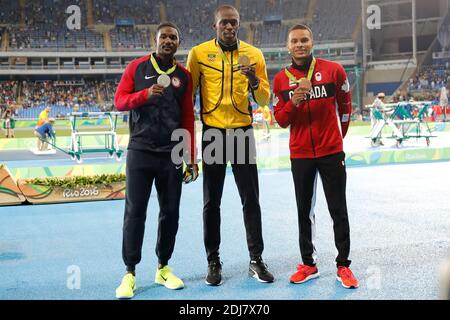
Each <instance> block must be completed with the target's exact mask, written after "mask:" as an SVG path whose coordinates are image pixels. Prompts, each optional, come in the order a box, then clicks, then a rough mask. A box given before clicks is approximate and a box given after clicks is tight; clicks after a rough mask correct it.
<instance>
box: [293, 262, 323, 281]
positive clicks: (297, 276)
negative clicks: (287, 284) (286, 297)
mask: <svg viewBox="0 0 450 320" xmlns="http://www.w3.org/2000/svg"><path fill="white" fill-rule="evenodd" d="M319 275H320V273H319V270H317V267H316V266H314V267H310V266H307V265H305V264H299V265H298V266H297V272H296V273H294V274H293V275H292V276H291V278H290V279H289V280H290V281H291V283H303V282H306V281H308V280H311V279H314V278H317V277H318V276H319Z"/></svg>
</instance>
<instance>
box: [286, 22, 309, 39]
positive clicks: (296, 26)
mask: <svg viewBox="0 0 450 320" xmlns="http://www.w3.org/2000/svg"><path fill="white" fill-rule="evenodd" d="M294 30H308V31H309V34H310V35H311V39H313V32H312V30H311V28H310V27H308V26H307V25H306V24H302V23H300V24H296V25H294V26H292V27H291V28H290V29H289V31H288V37H289V34H290V33H291V32H292V31H294Z"/></svg>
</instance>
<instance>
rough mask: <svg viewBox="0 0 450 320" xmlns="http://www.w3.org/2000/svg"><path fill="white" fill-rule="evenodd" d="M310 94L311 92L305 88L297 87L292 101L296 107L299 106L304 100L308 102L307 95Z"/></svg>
mask: <svg viewBox="0 0 450 320" xmlns="http://www.w3.org/2000/svg"><path fill="white" fill-rule="evenodd" d="M307 93H309V90H308V89H307V88H304V87H297V88H296V89H295V90H294V94H293V95H292V98H291V101H292V103H293V104H294V106H296V107H297V106H298V105H299V104H300V102H302V101H303V100H306V94H307Z"/></svg>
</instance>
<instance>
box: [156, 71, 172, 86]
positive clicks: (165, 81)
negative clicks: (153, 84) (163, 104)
mask: <svg viewBox="0 0 450 320" xmlns="http://www.w3.org/2000/svg"><path fill="white" fill-rule="evenodd" d="M157 83H158V84H159V85H160V86H163V87H164V88H167V87H168V86H170V77H169V76H168V75H167V74H162V75H160V76H159V77H158V80H157Z"/></svg>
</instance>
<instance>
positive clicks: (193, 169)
mask: <svg viewBox="0 0 450 320" xmlns="http://www.w3.org/2000/svg"><path fill="white" fill-rule="evenodd" d="M197 178H198V165H197V164H195V163H194V164H188V165H186V170H185V171H184V174H183V182H184V183H186V184H188V183H191V182H194V181H195V180H197Z"/></svg>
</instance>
